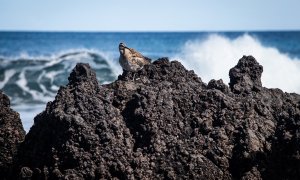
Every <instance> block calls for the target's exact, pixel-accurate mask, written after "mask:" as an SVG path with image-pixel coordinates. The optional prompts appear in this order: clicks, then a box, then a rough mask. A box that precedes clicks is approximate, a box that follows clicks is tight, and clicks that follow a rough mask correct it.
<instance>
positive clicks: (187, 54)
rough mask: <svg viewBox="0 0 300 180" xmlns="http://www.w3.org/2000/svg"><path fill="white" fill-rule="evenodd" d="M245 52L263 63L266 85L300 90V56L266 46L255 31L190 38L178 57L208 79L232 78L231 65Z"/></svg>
mask: <svg viewBox="0 0 300 180" xmlns="http://www.w3.org/2000/svg"><path fill="white" fill-rule="evenodd" d="M243 55H252V56H254V57H255V58H256V60H257V61H258V62H259V63H260V64H261V65H263V67H264V72H263V74H262V83H263V86H265V87H268V88H280V89H282V90H284V91H287V92H296V93H300V59H297V58H291V57H289V56H288V55H287V54H283V53H281V52H279V51H278V50H277V49H276V48H274V47H265V46H263V45H262V44H261V43H260V42H259V40H257V39H255V38H254V37H252V36H251V35H248V34H244V35H242V36H240V37H238V38H236V39H229V38H226V37H224V36H221V35H217V34H212V35H210V36H208V37H207V39H205V40H204V41H203V40H202V41H198V40H195V41H189V42H187V43H186V44H185V46H184V47H183V48H182V53H181V54H178V55H177V57H175V58H176V59H181V60H182V63H183V65H184V66H185V67H187V68H188V69H192V70H194V71H195V72H196V73H197V74H198V75H199V76H200V77H201V78H202V80H203V81H204V82H208V81H209V80H211V79H223V81H224V82H225V83H228V82H229V75H228V72H229V69H230V68H232V67H234V66H235V65H236V64H237V62H238V60H239V59H240V58H241V57H242V56H243Z"/></svg>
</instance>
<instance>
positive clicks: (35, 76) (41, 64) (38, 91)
mask: <svg viewBox="0 0 300 180" xmlns="http://www.w3.org/2000/svg"><path fill="white" fill-rule="evenodd" d="M0 61H1V65H0V89H2V90H4V92H5V93H6V94H8V95H9V96H10V97H11V98H12V103H13V104H22V103H32V104H34V103H45V102H48V101H50V100H52V99H53V98H54V96H55V94H56V92H57V90H58V88H59V86H61V85H66V84H67V77H68V76H69V74H70V72H71V71H72V69H73V68H74V66H75V65H76V63H79V62H83V63H89V64H90V65H91V66H92V67H93V69H94V70H95V71H96V73H97V78H98V80H99V81H100V83H108V82H111V81H113V80H115V79H116V78H117V75H118V74H120V73H121V68H120V67H119V66H118V65H117V61H116V60H114V59H113V58H111V56H110V55H109V54H106V53H103V52H100V51H96V50H89V49H72V50H68V51H64V52H60V53H57V54H53V55H50V56H33V57H32V56H29V55H27V54H26V53H23V54H22V55H20V56H18V57H0Z"/></svg>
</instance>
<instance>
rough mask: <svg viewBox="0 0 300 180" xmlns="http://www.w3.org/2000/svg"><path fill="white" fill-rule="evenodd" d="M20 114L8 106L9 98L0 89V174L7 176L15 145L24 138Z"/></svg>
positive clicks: (15, 151) (4, 177)
mask: <svg viewBox="0 0 300 180" xmlns="http://www.w3.org/2000/svg"><path fill="white" fill-rule="evenodd" d="M24 137H25V131H24V129H23V126H22V123H21V120H20V116H19V114H18V113H17V112H15V111H13V110H12V109H11V108H10V100H9V98H8V97H7V96H6V95H5V94H3V92H2V91H0V176H1V179H7V178H9V176H8V175H9V174H10V173H11V170H12V165H13V160H14V156H15V155H16V153H17V147H18V145H19V144H20V142H21V141H23V140H24Z"/></svg>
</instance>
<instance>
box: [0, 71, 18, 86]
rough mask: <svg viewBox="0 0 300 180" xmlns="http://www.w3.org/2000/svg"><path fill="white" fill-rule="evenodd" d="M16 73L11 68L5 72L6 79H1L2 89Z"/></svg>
mask: <svg viewBox="0 0 300 180" xmlns="http://www.w3.org/2000/svg"><path fill="white" fill-rule="evenodd" d="M15 73H16V71H15V70H13V69H9V70H6V71H5V72H4V80H3V81H0V89H2V88H3V87H4V86H5V84H6V83H7V82H8V81H9V79H10V78H11V77H12V76H13V75H14V74H15Z"/></svg>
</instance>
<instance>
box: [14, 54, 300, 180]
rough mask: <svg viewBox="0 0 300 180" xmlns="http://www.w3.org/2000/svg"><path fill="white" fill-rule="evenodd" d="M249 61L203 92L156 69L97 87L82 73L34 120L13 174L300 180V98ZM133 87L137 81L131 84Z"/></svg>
mask: <svg viewBox="0 0 300 180" xmlns="http://www.w3.org/2000/svg"><path fill="white" fill-rule="evenodd" d="M262 71H263V68H262V66H260V65H259V64H258V63H257V61H256V60H255V59H254V58H253V57H251V56H247V57H246V56H244V57H243V58H242V59H240V61H239V63H238V65H237V66H235V67H234V68H232V69H231V70H230V73H229V75H230V86H229V87H228V86H227V85H225V84H224V83H223V82H222V80H211V81H210V82H209V83H208V84H207V85H206V84H205V83H203V82H202V81H201V79H200V78H199V77H197V75H195V73H194V72H193V71H187V70H186V69H185V68H184V67H183V66H182V65H181V64H180V63H179V62H176V61H173V62H169V61H168V60H167V59H160V60H158V61H155V62H154V63H153V64H151V65H146V66H145V67H144V68H143V69H142V70H141V71H138V72H136V73H135V75H134V74H133V73H131V72H124V73H123V74H122V75H121V76H119V78H118V80H117V81H115V82H113V83H111V84H107V85H101V86H100V85H99V84H98V82H97V80H96V76H95V73H94V71H92V70H91V68H90V67H89V65H87V64H78V65H77V66H76V67H75V68H74V70H73V72H72V73H71V75H70V77H69V84H68V85H67V86H65V87H61V88H60V90H59V91H58V94H57V96H56V98H55V100H54V101H53V102H49V103H48V105H47V108H46V110H45V111H44V112H42V113H41V114H39V115H38V116H36V118H35V122H34V126H33V127H32V128H31V129H30V131H29V133H28V134H27V136H26V139H25V141H24V143H22V146H21V147H20V149H19V153H18V157H17V159H18V162H17V163H16V164H15V168H16V169H15V172H14V174H16V175H17V176H18V177H19V178H32V179H46V178H50V179H101V178H103V179H112V178H118V179H296V178H297V177H300V160H299V157H300V155H299V148H300V147H299V145H300V143H299V140H300V139H299V137H300V134H299V125H300V96H299V95H297V94H288V93H284V92H282V91H281V90H279V89H267V88H264V87H262V84H261V80H260V77H261V75H262ZM134 77H135V80H134V81H133V78H134Z"/></svg>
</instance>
